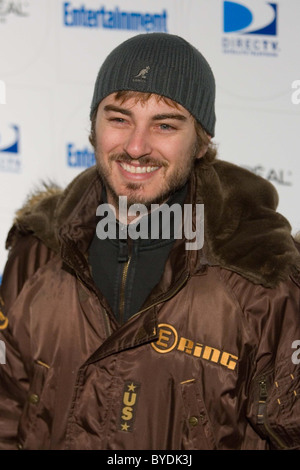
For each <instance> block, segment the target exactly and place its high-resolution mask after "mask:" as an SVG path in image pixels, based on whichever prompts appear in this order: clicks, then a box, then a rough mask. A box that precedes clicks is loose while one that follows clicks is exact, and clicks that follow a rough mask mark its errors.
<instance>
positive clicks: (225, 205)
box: [7, 160, 300, 287]
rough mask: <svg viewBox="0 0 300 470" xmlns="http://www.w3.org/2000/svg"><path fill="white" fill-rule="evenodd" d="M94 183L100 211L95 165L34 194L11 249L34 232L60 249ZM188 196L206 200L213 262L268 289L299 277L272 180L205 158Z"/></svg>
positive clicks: (299, 259) (299, 262) (207, 250)
mask: <svg viewBox="0 0 300 470" xmlns="http://www.w3.org/2000/svg"><path fill="white" fill-rule="evenodd" d="M95 186H96V187H97V190H96V192H95V190H94V193H95V194H97V195H98V196H99V199H98V202H96V205H95V210H96V207H97V205H98V204H99V203H100V197H101V196H100V195H101V182H100V178H99V176H98V173H97V170H96V168H95V167H92V168H89V169H88V170H86V171H84V172H83V173H81V174H80V175H79V176H77V177H76V178H75V179H74V180H73V181H72V182H71V183H70V185H69V186H68V187H67V188H66V189H65V190H62V189H60V188H58V187H57V186H55V185H46V187H45V188H44V189H43V190H41V191H39V192H36V193H35V194H33V195H31V196H30V197H29V198H28V200H27V202H26V203H25V205H24V206H23V207H22V208H21V209H20V210H19V211H18V212H17V213H16V218H15V222H14V225H13V227H12V229H11V230H10V232H9V235H8V238H7V248H10V247H11V246H12V245H13V244H14V241H15V240H16V238H17V237H18V236H20V235H23V234H26V233H32V234H33V235H35V236H36V237H37V238H39V239H41V240H42V241H43V242H44V243H45V244H46V245H47V246H48V247H50V248H51V249H52V250H54V251H56V252H59V250H60V246H59V241H58V237H57V231H58V229H59V227H61V226H62V225H63V224H64V223H65V221H66V220H67V219H68V217H69V216H70V214H71V213H72V212H73V210H74V207H75V206H76V205H77V204H78V203H79V201H80V200H81V199H82V198H83V197H84V196H85V195H86V194H88V193H89V188H95ZM189 198H190V200H191V201H193V202H194V203H199V204H200V203H201V204H204V213H205V242H204V255H205V258H206V260H207V262H208V263H209V264H210V265H219V266H221V267H224V268H227V269H231V270H233V271H235V272H238V273H239V274H241V275H242V276H243V277H245V278H246V279H248V280H250V281H252V282H254V283H255V284H262V285H264V286H266V287H274V286H276V285H277V284H278V283H279V282H280V281H282V280H286V279H287V278H288V276H289V275H291V274H293V275H295V276H296V277H298V279H299V272H300V255H299V253H298V250H297V249H296V246H295V243H294V240H293V238H292V236H291V227H290V224H289V223H288V221H287V220H286V219H285V218H284V217H283V216H281V215H280V214H278V213H277V212H276V207H277V204H278V195H277V192H276V190H275V188H274V187H273V186H272V185H271V184H270V183H269V182H268V181H266V180H265V179H263V178H261V177H259V176H257V175H255V174H253V173H251V172H250V171H248V170H246V169H243V168H241V167H238V166H236V165H234V164H231V163H228V162H224V161H221V160H217V161H216V162H214V163H213V164H210V165H207V164H203V163H202V162H201V160H200V161H199V162H197V164H196V166H195V172H194V174H193V176H192V178H191V183H190V192H189ZM188 202H189V201H188ZM202 259H203V256H202Z"/></svg>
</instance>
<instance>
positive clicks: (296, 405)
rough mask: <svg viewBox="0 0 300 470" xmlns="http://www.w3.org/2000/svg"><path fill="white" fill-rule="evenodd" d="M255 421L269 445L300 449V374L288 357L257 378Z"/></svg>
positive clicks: (277, 447) (278, 447)
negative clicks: (274, 369) (279, 364)
mask: <svg viewBox="0 0 300 470" xmlns="http://www.w3.org/2000/svg"><path fill="white" fill-rule="evenodd" d="M257 391H258V396H259V398H258V405H257V417H256V424H257V426H258V429H259V430H260V431H261V433H262V434H263V436H264V437H265V438H267V439H268V440H269V441H270V443H271V447H274V448H276V449H300V373H299V372H298V370H296V369H294V370H293V371H291V367H290V360H289V361H288V363H282V364H281V366H280V367H279V368H278V369H277V371H276V375H275V377H274V374H265V375H262V376H260V377H259V378H258V379H257Z"/></svg>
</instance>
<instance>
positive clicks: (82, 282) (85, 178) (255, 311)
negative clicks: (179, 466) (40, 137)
mask: <svg viewBox="0 0 300 470" xmlns="http://www.w3.org/2000/svg"><path fill="white" fill-rule="evenodd" d="M214 100H215V83H214V77H213V74H212V71H211V69H210V67H209V65H208V63H207V62H206V60H205V58H204V57H203V56H202V55H201V54H200V52H198V51H197V50H196V49H195V48H194V47H193V46H191V45H190V44H189V43H187V42H186V41H185V40H183V39H182V38H179V37H177V36H173V35H168V34H160V33H153V34H146V35H138V36H135V37H133V38H131V39H129V40H128V41H125V42H124V43H123V44H121V45H119V46H118V47H117V48H116V49H115V50H114V51H112V53H111V54H110V55H109V56H108V58H107V59H106V60H105V62H104V64H103V65H102V67H101V69H100V71H99V75H98V77H97V81H96V84H95V90H94V96H93V99H92V106H91V121H92V127H91V136H90V139H91V142H92V143H93V145H94V147H95V153H96V159H97V169H96V168H91V169H88V170H87V171H85V172H83V173H82V174H80V175H79V176H78V177H77V178H75V180H74V181H73V182H71V184H70V185H69V186H68V187H67V188H66V189H65V190H64V191H60V190H59V189H56V188H48V191H46V193H43V192H42V193H40V194H38V195H36V196H35V197H34V198H33V199H31V200H30V201H28V203H27V204H26V205H25V207H24V208H23V209H22V210H21V211H20V212H19V213H18V214H17V216H16V221H15V223H14V225H13V227H12V229H11V231H10V233H9V236H8V240H7V246H8V247H9V248H10V252H9V257H8V261H7V265H6V269H5V272H4V276H3V282H2V286H1V296H2V310H3V314H2V320H3V321H2V330H1V331H2V335H1V340H3V341H4V342H5V345H6V364H5V365H2V366H1V368H0V374H1V376H0V389H1V400H0V442H1V447H2V448H4V449H9V448H12V449H14V448H17V447H19V448H24V449H113V450H117V449H122V450H124V449H150V450H151V449H152V450H154V449H155V450H157V449H167V450H171V449H181V450H182V449H220V450H224V449H234V450H239V449H253V450H254V449H271V448H276V449H288V448H292V449H296V448H300V405H299V398H298V396H299V394H300V390H299V366H298V365H297V362H298V361H297V360H296V359H297V349H296V347H297V346H296V347H295V345H297V343H295V341H297V340H298V339H299V338H300V322H299V300H300V293H299V285H300V276H299V272H300V258H299V254H298V251H297V250H296V248H295V244H294V242H293V240H292V237H291V235H290V226H289V224H288V222H287V221H286V220H285V219H284V218H283V217H282V216H281V215H279V214H278V213H276V211H275V210H276V205H277V202H278V201H277V195H276V193H275V190H274V188H273V187H272V186H271V185H270V184H269V183H268V182H267V181H265V180H263V179H262V178H260V177H258V176H256V175H254V174H252V173H250V172H248V171H247V170H244V169H242V168H239V167H237V166H235V165H233V164H230V163H226V162H223V161H218V160H216V158H215V157H216V155H215V153H216V152H215V150H214V146H213V144H212V143H211V142H212V141H211V138H212V137H214V127H215V112H214ZM166 207H167V208H169V209H170V210H169V212H168V211H165V212H161V211H160V209H161V208H166ZM191 207H192V209H193V211H190V212H187V214H189V215H190V216H189V217H181V219H180V218H179V219H178V218H177V219H176V217H175V215H174V214H175V212H176V211H174V212H173V210H172V211H171V209H175V208H177V209H178V208H179V209H180V210H179V212H178V213H179V214H181V215H182V216H183V214H184V211H185V210H187V209H190V208H191ZM203 207H204V222H203V221H202V219H201V217H202V215H203V211H201V208H202V209H203ZM103 208H104V209H105V210H103ZM124 208H125V210H124ZM137 209H139V211H138V210H137ZM198 209H199V211H198ZM171 212H172V214H173V217H171ZM139 214H141V215H140V216H139ZM157 214H162V216H160V215H159V217H157ZM201 214H202V215H201ZM166 215H169V216H170V217H169V218H168V219H167V220H168V222H167V224H166ZM191 217H192V218H193V220H192V222H193V231H187V232H186V231H184V229H185V228H186V224H188V223H189V222H191V220H189V219H190V218H191ZM175 219H176V220H177V221H176V220H175ZM178 220H179V222H178ZM145 221H146V222H147V224H145ZM148 222H149V223H148ZM203 224H204V235H203V240H201V236H200V239H199V238H198V241H197V240H196V241H197V243H196V245H195V244H193V243H192V242H193V240H192V236H190V235H194V238H197V234H200V235H201V230H202V229H203ZM166 225H167V226H170V225H171V228H170V227H169V228H170V231H169V234H168V236H165V235H166V230H165V229H166ZM195 227H196V231H195V230H194V229H195ZM179 229H181V236H179V235H178V233H179V232H180V230H179ZM153 233H156V235H155V236H151V235H153ZM105 234H106V236H105ZM124 234H125V235H124ZM139 234H140V236H138V235H139ZM195 234H196V235H195ZM194 241H195V240H194ZM188 243H191V244H192V246H188ZM295 353H296V355H295ZM293 354H294V355H293Z"/></svg>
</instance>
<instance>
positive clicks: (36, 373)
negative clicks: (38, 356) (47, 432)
mask: <svg viewBox="0 0 300 470" xmlns="http://www.w3.org/2000/svg"><path fill="white" fill-rule="evenodd" d="M48 370H49V366H48V365H47V364H45V363H44V362H42V361H36V362H35V363H34V366H33V374H32V380H31V383H30V387H29V391H28V395H27V400H26V403H25V405H24V409H23V413H22V416H21V419H20V423H19V444H18V447H19V448H20V449H22V448H26V447H27V440H28V436H29V434H30V433H31V432H32V431H34V428H35V425H36V420H37V417H38V415H39V414H40V412H41V409H42V408H43V404H42V394H43V390H44V384H45V380H46V377H47V374H48Z"/></svg>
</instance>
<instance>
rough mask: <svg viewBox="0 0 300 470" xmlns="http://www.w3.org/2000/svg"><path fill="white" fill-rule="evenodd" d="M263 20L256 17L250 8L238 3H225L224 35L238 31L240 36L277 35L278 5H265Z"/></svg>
mask: <svg viewBox="0 0 300 470" xmlns="http://www.w3.org/2000/svg"><path fill="white" fill-rule="evenodd" d="M264 6H265V7H266V9H265V15H264V17H263V18H260V17H258V18H257V15H255V14H254V13H253V12H252V11H251V10H250V9H249V8H247V7H246V6H244V5H242V4H241V3H236V2H227V1H225V2H224V33H233V32H236V31H238V32H239V33H240V34H263V35H267V36H276V34H277V5H276V3H265V5H264Z"/></svg>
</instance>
